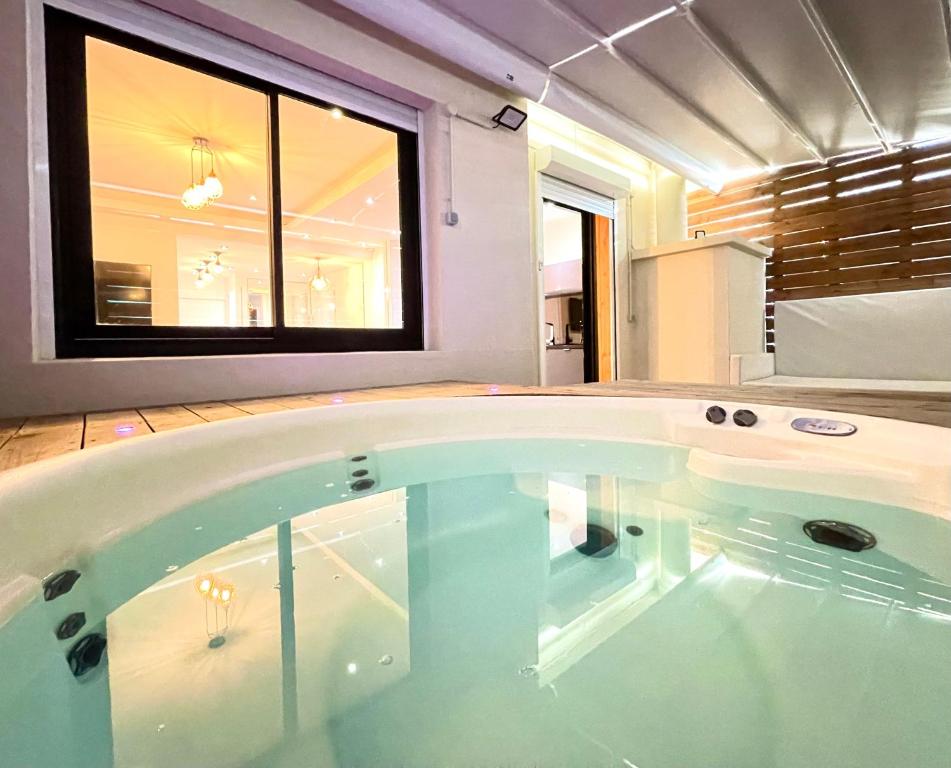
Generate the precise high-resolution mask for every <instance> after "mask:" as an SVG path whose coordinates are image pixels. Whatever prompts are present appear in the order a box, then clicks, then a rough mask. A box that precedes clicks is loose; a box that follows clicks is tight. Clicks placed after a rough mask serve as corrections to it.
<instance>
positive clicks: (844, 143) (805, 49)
mask: <svg viewBox="0 0 951 768" xmlns="http://www.w3.org/2000/svg"><path fill="white" fill-rule="evenodd" d="M697 10H698V12H702V13H703V17H704V19H706V20H707V21H708V22H709V23H710V24H712V25H713V26H715V27H716V28H717V29H720V30H722V31H723V33H724V35H725V36H726V37H727V38H728V39H729V41H730V43H731V45H732V46H733V48H734V49H735V50H736V51H737V52H738V53H739V54H740V55H741V56H742V57H743V58H744V59H745V60H746V61H747V62H748V63H749V64H750V65H751V66H752V67H753V68H754V69H755V70H756V71H757V72H758V73H759V74H760V76H761V77H762V78H763V80H764V81H766V83H767V84H768V85H769V86H770V88H771V89H772V90H773V91H774V92H775V94H776V95H777V96H778V97H779V100H780V101H781V102H782V104H783V105H784V106H785V107H786V109H787V110H789V112H790V113H791V114H792V115H793V116H794V117H795V118H796V119H797V120H798V122H799V124H800V125H802V126H804V127H805V129H806V131H808V133H809V135H810V136H811V137H812V138H813V139H814V140H815V141H816V143H817V144H818V145H819V146H820V147H821V148H822V150H823V153H824V154H825V155H827V156H828V155H835V154H839V153H841V152H844V151H846V150H849V149H855V148H857V147H866V146H870V145H873V144H875V142H876V136H875V133H874V131H873V129H872V128H871V127H870V126H869V123H868V122H867V121H866V120H865V117H864V116H863V115H862V111H861V109H860V108H859V106H858V104H857V103H856V101H855V99H854V98H853V97H852V94H851V92H850V91H849V88H848V86H847V85H846V83H845V81H844V80H843V79H842V77H841V75H840V74H839V72H838V70H837V69H836V67H835V64H834V62H833V61H832V59H831V58H830V57H829V54H828V53H827V52H826V50H825V48H823V46H822V42H821V41H820V39H819V37H818V36H817V35H816V32H815V30H814V29H813V27H812V24H811V23H810V22H809V19H808V17H807V16H806V14H805V13H804V12H803V9H802V7H801V6H800V4H799V2H798V0H771V2H770V3H769V4H768V6H766V5H764V4H763V2H762V1H761V0H704V2H703V3H702V5H698V6H697ZM776 30H782V34H776Z"/></svg>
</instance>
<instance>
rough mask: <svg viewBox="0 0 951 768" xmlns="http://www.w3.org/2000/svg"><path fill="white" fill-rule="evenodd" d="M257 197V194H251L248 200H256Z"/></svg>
mask: <svg viewBox="0 0 951 768" xmlns="http://www.w3.org/2000/svg"><path fill="white" fill-rule="evenodd" d="M257 199H258V196H257V195H251V196H250V197H249V198H248V200H257Z"/></svg>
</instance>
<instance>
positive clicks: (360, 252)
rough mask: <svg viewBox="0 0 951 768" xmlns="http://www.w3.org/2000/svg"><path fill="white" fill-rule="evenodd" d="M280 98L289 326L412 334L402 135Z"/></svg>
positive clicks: (285, 306)
mask: <svg viewBox="0 0 951 768" xmlns="http://www.w3.org/2000/svg"><path fill="white" fill-rule="evenodd" d="M279 102H280V120H279V125H280V158H281V159H280V166H281V208H282V222H283V225H282V235H283V238H282V248H283V258H284V321H285V323H286V324H287V325H289V326H299V327H300V326H303V327H310V328H402V327H403V317H402V306H401V303H400V296H401V284H400V281H401V274H400V196H399V176H398V171H397V168H398V165H397V135H396V133H395V132H394V131H390V130H387V129H385V128H379V127H377V126H374V125H370V124H368V123H365V122H363V121H360V120H357V119H354V118H352V117H349V116H347V115H346V114H344V112H343V111H341V110H340V109H331V108H327V109H324V108H321V107H316V106H313V105H311V104H308V103H305V102H302V101H299V100H297V99H293V98H289V97H286V96H282V97H280V100H279Z"/></svg>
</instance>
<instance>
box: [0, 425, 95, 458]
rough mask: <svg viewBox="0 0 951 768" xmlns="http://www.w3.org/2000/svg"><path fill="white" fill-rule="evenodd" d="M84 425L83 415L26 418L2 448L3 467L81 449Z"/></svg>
mask: <svg viewBox="0 0 951 768" xmlns="http://www.w3.org/2000/svg"><path fill="white" fill-rule="evenodd" d="M84 425H85V419H84V418H83V416H82V415H79V416H37V417H35V418H32V419H27V420H26V422H24V424H23V426H21V427H20V428H19V429H18V430H17V432H16V434H14V435H13V436H12V437H11V438H10V439H9V440H7V442H6V445H4V446H3V448H0V471H2V470H5V469H13V468H14V467H19V466H22V465H23V464H30V463H32V462H34V461H42V460H43V459H50V458H52V457H54V456H60V455H62V454H64V453H69V452H70V451H78V450H79V449H80V448H82V445H83V427H84Z"/></svg>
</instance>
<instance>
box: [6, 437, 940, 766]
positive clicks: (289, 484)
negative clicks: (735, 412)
mask: <svg viewBox="0 0 951 768" xmlns="http://www.w3.org/2000/svg"><path fill="white" fill-rule="evenodd" d="M686 456H687V452H686V451H685V450H683V449H677V448H668V447H661V446H651V445H636V444H610V443H596V442H587V443H579V442H577V441H572V442H569V441H528V440H526V441H518V442H507V443H504V444H502V443H474V444H459V445H453V446H435V447H433V446H428V447H427V446H422V447H415V448H404V449H400V450H395V451H386V452H381V453H378V454H368V455H367V459H366V460H365V461H361V462H351V461H341V462H333V463H329V464H322V465H317V466H314V467H309V468H306V469H304V470H299V471H296V472H294V473H292V474H289V475H285V476H282V477H280V478H273V479H271V480H268V481H265V482H261V483H257V484H254V485H249V486H244V487H242V488H237V489H235V490H234V491H232V492H229V493H228V494H224V495H221V496H218V497H215V498H214V499H209V500H207V501H206V502H203V503H202V504H199V505H196V506H195V507H193V508H190V509H187V510H183V511H182V512H181V513H179V514H176V515H174V516H173V517H170V518H167V519H165V520H163V521H161V522H159V523H157V524H155V525H153V526H151V527H149V528H148V529H146V530H144V531H141V532H140V533H138V534H136V535H134V536H131V537H129V538H127V539H125V540H123V541H121V542H117V543H116V544H114V545H112V546H111V547H108V548H107V549H105V550H104V551H103V552H102V553H100V554H99V555H97V556H96V557H95V558H92V559H90V560H88V561H86V562H85V563H84V564H83V568H82V570H83V577H82V578H81V579H80V581H79V582H78V583H77V587H76V588H75V589H74V590H73V592H71V593H70V594H69V595H67V596H65V597H64V598H61V599H59V600H57V601H54V602H51V603H46V604H44V603H42V602H37V603H34V604H32V605H31V606H30V607H29V608H27V609H26V610H25V611H24V612H23V613H22V615H20V616H18V617H17V619H16V620H15V621H14V622H13V624H12V625H9V626H8V627H7V628H5V630H4V632H3V633H2V636H0V653H2V654H3V657H4V659H5V662H4V664H5V669H6V670H7V671H8V672H9V675H8V674H6V673H5V675H4V676H5V678H7V685H5V690H4V691H3V692H0V718H2V719H0V722H2V723H3V725H2V729H3V730H2V733H0V755H2V756H3V757H0V765H3V766H5V767H6V766H8V765H9V766H16V767H19V766H30V767H32V766H44V767H45V766H49V765H69V766H72V765H75V766H95V767H96V768H99V766H122V767H123V768H133V767H134V768H145V767H149V768H151V767H152V766H156V767H158V766H163V767H164V766H189V767H195V768H198V767H202V768H203V767H205V766H262V767H263V766H274V767H284V766H286V767H287V768H291V767H294V768H296V767H298V766H321V767H322V768H323V767H327V768H338V767H339V768H358V767H362V766H376V767H379V766H384V767H385V766H394V767H395V766H402V767H406V768H417V767H418V768H422V767H424V766H425V767H427V768H429V767H433V768H436V767H437V766H460V767H463V766H465V767H469V766H472V767H475V766H486V767H489V766H506V767H510V768H515V767H521V766H525V767H526V768H527V767H528V766H552V767H553V768H560V767H561V766H564V767H566V768H568V767H586V766H591V767H592V768H595V767H599V766H620V767H623V766H627V767H628V768H631V767H633V768H667V767H669V768H713V767H715V766H722V767H723V768H745V767H747V766H749V767H750V768H769V767H771V766H776V767H777V768H779V767H780V766H781V767H783V768H787V767H788V768H793V767H795V768H799V767H802V768H805V767H806V766H809V767H810V768H813V767H815V766H830V767H833V766H834V767H835V768H847V767H849V766H869V765H902V766H916V767H921V768H929V767H931V766H934V767H935V768H938V767H939V766H940V768H947V766H948V765H951V729H949V728H948V727H947V726H948V713H949V712H951V586H949V583H951V580H949V577H951V573H949V570H951V563H949V561H951V523H948V522H945V521H941V520H938V519H936V518H933V517H928V516H925V515H922V514H919V513H916V512H912V511H909V510H903V509H897V508H890V507H883V506H877V505H873V504H865V503H859V502H853V501H847V500H843V499H835V498H829V497H820V496H812V495H808V494H793V493H786V492H778V491H770V490H766V489H750V488H740V487H736V486H731V485H729V484H722V483H711V482H709V481H705V480H702V479H700V478H697V477H695V476H693V475H692V474H691V473H689V472H688V471H687V470H686V468H685V462H686ZM363 468H365V469H366V470H367V475H366V477H367V478H369V479H372V480H374V482H375V485H374V486H373V488H371V489H370V490H368V491H367V492H363V493H358V492H354V491H352V490H350V480H352V478H351V475H352V473H353V472H354V471H357V470H359V469H363ZM822 517H834V518H836V519H843V520H847V521H850V522H855V523H858V524H860V525H862V526H863V527H865V528H867V529H869V530H870V531H872V532H873V533H874V534H876V536H878V538H879V546H878V547H876V548H875V549H872V550H868V551H865V552H860V553H852V552H846V551H843V550H838V549H832V548H829V547H824V546H821V545H818V544H815V543H813V542H812V541H811V540H810V539H808V538H807V537H806V536H805V535H804V534H803V532H802V523H803V522H804V521H805V520H808V519H812V518H822ZM595 526H596V527H595ZM605 532H606V533H605ZM203 578H210V579H211V580H212V581H213V582H214V584H215V585H217V586H219V587H221V588H226V587H232V588H233V590H234V595H233V599H232V600H231V602H230V603H229V604H228V606H229V607H228V608H227V610H225V608H224V606H223V604H222V603H221V602H217V603H216V602H214V601H213V600H210V599H209V598H208V597H207V596H203V595H202V594H201V593H200V592H199V589H198V588H197V586H198V585H199V584H200V583H201V581H202V579H203ZM77 608H81V609H83V610H86V611H87V613H88V615H89V617H90V623H89V625H88V626H87V627H85V628H84V630H83V632H82V633H81V634H84V633H86V632H90V631H100V632H103V633H104V634H105V635H106V636H107V638H108V644H109V645H108V654H107V661H106V662H104V663H103V664H101V665H100V666H99V667H98V668H96V669H95V670H93V671H92V672H90V673H88V674H87V675H86V676H84V677H83V678H81V679H80V680H76V679H74V678H73V677H72V675H71V674H70V673H69V671H68V669H67V668H66V665H65V663H64V660H63V655H64V654H65V652H66V651H67V650H68V648H69V645H70V644H71V642H74V641H69V642H65V643H60V644H55V643H53V644H50V643H49V642H48V637H49V634H50V633H49V629H50V627H52V626H55V624H56V622H57V621H58V620H59V619H61V618H62V616H63V615H65V614H66V613H68V612H69V611H71V610H75V609H77ZM219 637H220V638H223V640H220V641H219V640H215V642H211V643H210V641H211V640H212V639H213V638H219ZM41 641H42V642H41ZM211 646H215V647H211ZM14 654H16V655H14ZM11 658H18V659H21V660H22V662H21V663H18V664H17V665H15V667H16V669H14V667H13V666H10V665H9V664H8V661H9V660H10V659H11Z"/></svg>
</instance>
